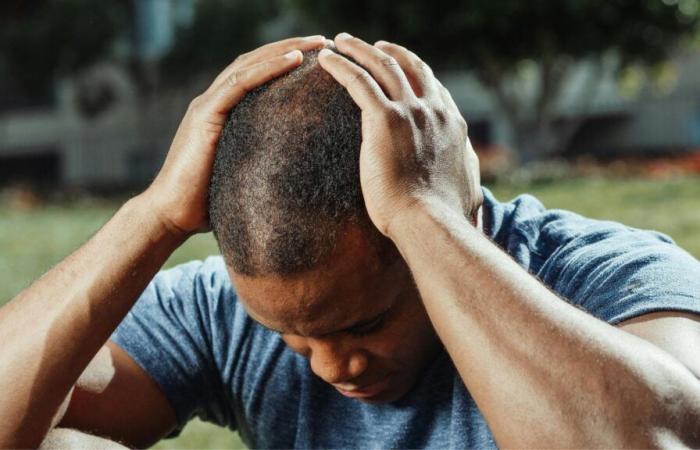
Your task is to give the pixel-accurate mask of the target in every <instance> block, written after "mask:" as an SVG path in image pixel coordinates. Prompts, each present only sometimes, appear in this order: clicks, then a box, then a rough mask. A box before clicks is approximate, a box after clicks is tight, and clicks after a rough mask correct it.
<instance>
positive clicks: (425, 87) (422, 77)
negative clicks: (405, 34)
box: [374, 41, 437, 97]
mask: <svg viewBox="0 0 700 450" xmlns="http://www.w3.org/2000/svg"><path fill="white" fill-rule="evenodd" d="M374 46H375V47H377V48H378V49H380V50H382V51H383V52H384V53H386V54H388V55H391V56H392V57H393V58H394V59H395V60H396V61H397V62H398V63H399V65H400V66H401V69H403V72H404V73H405V74H406V78H407V79H408V82H409V83H410V84H411V88H413V92H415V94H416V96H417V97H423V96H431V95H435V93H436V92H437V89H436V84H437V83H436V81H437V80H436V79H435V76H434V74H433V71H432V69H431V68H430V66H428V65H427V64H426V63H425V62H424V61H423V60H422V59H420V58H419V57H418V55H416V54H415V53H413V52H412V51H410V50H408V49H407V48H405V47H403V46H401V45H397V44H392V43H390V42H386V41H377V42H376V43H375V44H374Z"/></svg>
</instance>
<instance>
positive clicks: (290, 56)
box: [284, 50, 301, 59]
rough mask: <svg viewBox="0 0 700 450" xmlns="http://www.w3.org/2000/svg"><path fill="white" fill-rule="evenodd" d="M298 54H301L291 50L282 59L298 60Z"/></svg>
mask: <svg viewBox="0 0 700 450" xmlns="http://www.w3.org/2000/svg"><path fill="white" fill-rule="evenodd" d="M300 54H301V52H300V51H299V50H292V51H291V52H289V53H285V55H284V57H285V58H287V59H297V58H299V55H300Z"/></svg>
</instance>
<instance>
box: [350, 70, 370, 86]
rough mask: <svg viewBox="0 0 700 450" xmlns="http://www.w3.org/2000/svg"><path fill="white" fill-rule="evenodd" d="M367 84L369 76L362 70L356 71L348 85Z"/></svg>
mask: <svg viewBox="0 0 700 450" xmlns="http://www.w3.org/2000/svg"><path fill="white" fill-rule="evenodd" d="M368 82H369V74H368V73H367V72H365V71H364V70H358V71H357V72H355V74H354V75H353V76H352V78H351V79H350V84H351V85H352V84H356V83H360V84H367V83H368Z"/></svg>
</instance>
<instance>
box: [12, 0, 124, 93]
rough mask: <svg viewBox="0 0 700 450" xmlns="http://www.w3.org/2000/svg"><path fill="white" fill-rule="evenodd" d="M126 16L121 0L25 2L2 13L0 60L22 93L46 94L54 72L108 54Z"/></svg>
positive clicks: (70, 69) (81, 65)
mask: <svg viewBox="0 0 700 450" xmlns="http://www.w3.org/2000/svg"><path fill="white" fill-rule="evenodd" d="M126 18H127V11H126V7H125V5H124V2H122V1H119V0H101V1H99V2H96V1H92V0H52V1H40V2H36V1H35V2H26V3H25V4H23V5H22V7H21V8H20V10H19V11H16V12H15V13H14V14H7V15H4V16H2V17H0V66H1V67H2V68H3V70H4V71H5V72H6V74H7V76H8V77H9V78H11V79H12V80H14V81H15V82H16V83H18V84H19V86H18V88H19V89H21V90H23V91H24V92H25V93H26V95H29V96H37V95H39V96H41V95H46V94H47V93H48V92H50V90H51V88H52V81H53V80H54V78H55V76H56V75H58V74H66V73H72V72H75V71H78V70H80V69H82V68H84V67H86V66H87V65H89V64H91V63H93V62H94V61H96V60H98V59H100V58H103V57H104V56H105V55H107V54H108V53H109V52H110V50H111V48H110V47H111V45H112V43H113V41H114V38H115V37H116V36H117V34H118V33H119V31H120V29H122V28H123V26H124V25H125V23H126Z"/></svg>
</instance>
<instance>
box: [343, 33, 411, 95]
mask: <svg viewBox="0 0 700 450" xmlns="http://www.w3.org/2000/svg"><path fill="white" fill-rule="evenodd" d="M335 46H336V48H337V49H338V50H339V51H340V52H341V53H343V54H346V55H348V56H351V57H352V58H353V59H354V60H355V61H357V62H358V63H359V64H361V65H362V66H363V67H366V68H367V70H368V71H369V73H370V74H371V75H372V77H373V78H374V79H375V80H377V82H378V83H379V85H380V86H381V88H382V89H383V90H384V92H386V94H387V96H388V97H389V98H390V99H391V100H401V99H404V98H406V97H407V96H410V97H413V90H412V89H411V86H410V85H409V84H408V80H407V79H406V75H405V74H404V73H403V70H401V67H400V66H399V63H398V62H397V61H396V60H395V59H394V58H393V57H391V56H390V55H387V54H386V53H384V52H383V51H381V50H380V49H378V48H377V47H374V46H372V45H369V44H368V43H366V42H365V41H363V40H362V39H358V38H355V37H352V36H350V35H349V34H347V33H340V34H339V35H338V36H336V38H335Z"/></svg>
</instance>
